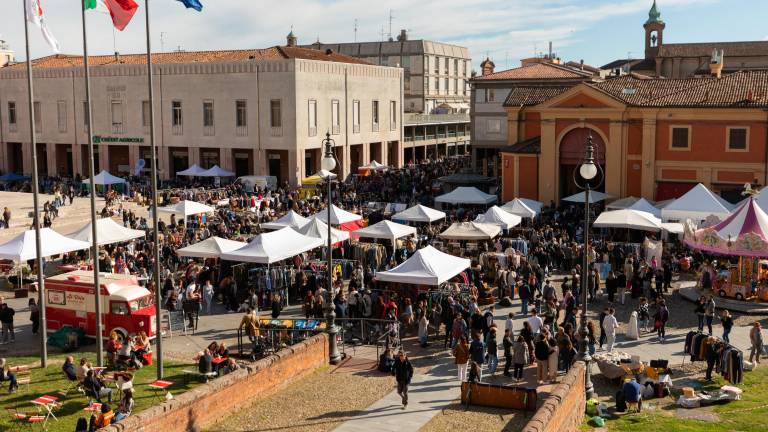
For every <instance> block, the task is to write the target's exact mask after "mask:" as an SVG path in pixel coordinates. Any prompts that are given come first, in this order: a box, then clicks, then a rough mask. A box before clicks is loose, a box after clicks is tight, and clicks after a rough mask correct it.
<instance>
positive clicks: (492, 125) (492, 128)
mask: <svg viewBox="0 0 768 432" xmlns="http://www.w3.org/2000/svg"><path fill="white" fill-rule="evenodd" d="M488 133H492V134H497V133H501V120H499V119H488Z"/></svg>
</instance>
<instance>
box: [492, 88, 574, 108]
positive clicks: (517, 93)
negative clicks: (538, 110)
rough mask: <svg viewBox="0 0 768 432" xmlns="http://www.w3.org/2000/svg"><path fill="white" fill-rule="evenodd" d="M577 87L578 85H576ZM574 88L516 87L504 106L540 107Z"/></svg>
mask: <svg viewBox="0 0 768 432" xmlns="http://www.w3.org/2000/svg"><path fill="white" fill-rule="evenodd" d="M574 85H576V84H574ZM574 85H572V86H521V87H515V88H513V89H512V91H511V92H510V93H509V96H507V100H506V101H504V106H509V107H519V106H532V105H538V104H540V103H542V102H544V101H547V100H549V99H552V98H553V97H555V96H558V95H561V94H563V93H565V92H566V91H568V90H569V89H571V88H572V87H573V86H574Z"/></svg>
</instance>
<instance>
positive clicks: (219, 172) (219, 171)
mask: <svg viewBox="0 0 768 432" xmlns="http://www.w3.org/2000/svg"><path fill="white" fill-rule="evenodd" d="M197 176H198V177H234V176H235V173H234V172H233V171H228V170H225V169H224V168H222V167H220V166H218V165H214V166H212V167H210V168H209V169H207V170H203V172H201V173H199V174H197Z"/></svg>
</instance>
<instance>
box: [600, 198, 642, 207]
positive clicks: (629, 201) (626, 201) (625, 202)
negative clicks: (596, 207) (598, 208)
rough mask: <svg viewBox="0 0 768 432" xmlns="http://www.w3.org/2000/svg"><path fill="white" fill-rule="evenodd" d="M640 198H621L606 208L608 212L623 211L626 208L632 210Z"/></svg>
mask: <svg viewBox="0 0 768 432" xmlns="http://www.w3.org/2000/svg"><path fill="white" fill-rule="evenodd" d="M639 199H640V198H638V197H634V196H628V197H625V198H619V199H617V200H615V201H612V202H611V203H610V204H606V205H605V208H606V209H607V210H621V209H625V208H630V207H632V205H633V204H634V203H636V202H637V201H638V200H639Z"/></svg>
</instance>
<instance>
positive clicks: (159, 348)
mask: <svg viewBox="0 0 768 432" xmlns="http://www.w3.org/2000/svg"><path fill="white" fill-rule="evenodd" d="M144 14H145V17H146V22H147V24H146V31H147V83H148V85H149V143H150V145H151V147H152V205H151V208H152V226H153V227H154V236H153V239H152V241H153V243H154V245H155V246H154V250H153V255H154V258H155V268H154V276H153V279H154V280H155V324H156V325H155V328H156V330H155V344H156V347H155V348H156V352H157V379H163V335H162V328H161V319H162V318H161V310H160V306H161V305H162V304H163V303H162V300H163V294H162V292H161V289H160V241H159V238H158V237H159V236H158V232H157V163H158V157H157V146H156V145H155V89H154V84H153V79H152V39H151V38H150V31H149V0H144ZM169 325H170V323H169Z"/></svg>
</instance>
